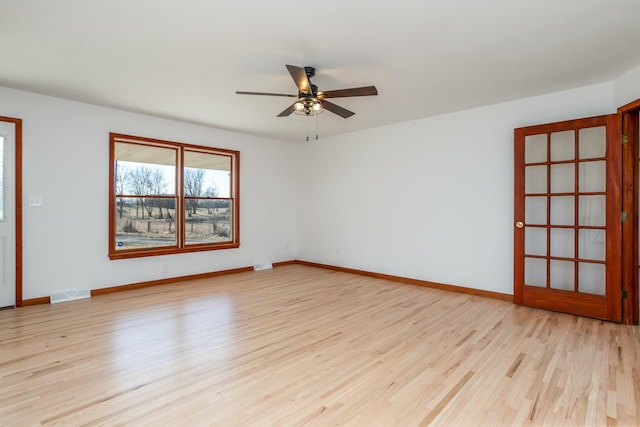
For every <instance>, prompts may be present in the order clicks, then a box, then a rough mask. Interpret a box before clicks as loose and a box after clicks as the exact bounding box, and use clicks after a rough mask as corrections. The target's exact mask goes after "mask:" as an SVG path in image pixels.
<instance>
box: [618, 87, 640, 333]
mask: <svg viewBox="0 0 640 427" xmlns="http://www.w3.org/2000/svg"><path fill="white" fill-rule="evenodd" d="M639 114H640V99H637V100H635V101H633V102H630V103H628V104H626V105H623V106H622V107H620V108H618V117H619V120H620V122H621V123H622V135H623V140H622V211H623V212H625V213H626V214H627V219H626V221H624V222H623V223H622V291H623V293H626V294H627V297H626V298H625V299H623V300H622V323H626V324H630V325H638V324H639V320H640V319H639V316H638V311H639V310H640V309H639V307H638V294H639V293H640V292H639V291H640V290H639V289H638V220H639V219H640V216H639V215H640V213H639V211H638V209H639V208H638V204H639V199H640V195H639V192H640V184H639V183H638V178H639V171H638V169H639V165H638V161H639V159H640V157H639V156H640V147H638V145H640V142H639V136H640V132H639V130H638V128H639V123H638V122H639V118H638V117H639ZM625 137H626V138H625Z"/></svg>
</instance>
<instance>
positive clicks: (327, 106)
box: [292, 100, 355, 119]
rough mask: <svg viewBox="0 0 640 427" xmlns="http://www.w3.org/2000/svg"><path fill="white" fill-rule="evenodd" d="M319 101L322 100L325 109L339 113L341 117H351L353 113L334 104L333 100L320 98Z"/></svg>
mask: <svg viewBox="0 0 640 427" xmlns="http://www.w3.org/2000/svg"><path fill="white" fill-rule="evenodd" d="M321 102H322V106H323V107H324V108H325V110H329V111H331V112H332V113H335V114H337V115H339V116H340V117H342V118H343V119H346V118H348V117H351V116H353V115H354V114H355V113H354V112H353V111H349V110H347V109H346V108H342V107H341V106H339V105H336V104H334V103H333V102H329V101H327V100H322V101H321ZM292 107H293V106H292Z"/></svg>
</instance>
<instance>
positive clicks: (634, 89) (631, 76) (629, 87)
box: [614, 66, 640, 107]
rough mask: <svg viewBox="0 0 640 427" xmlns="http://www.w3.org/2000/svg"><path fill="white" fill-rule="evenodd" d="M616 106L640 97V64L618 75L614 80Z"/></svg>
mask: <svg viewBox="0 0 640 427" xmlns="http://www.w3.org/2000/svg"><path fill="white" fill-rule="evenodd" d="M614 96H615V105H616V107H621V106H623V105H625V104H628V103H629V102H633V101H635V100H637V99H640V66H638V67H636V68H634V69H633V70H631V71H628V72H627V73H625V74H623V75H622V76H620V77H618V78H617V79H616V80H615V82H614Z"/></svg>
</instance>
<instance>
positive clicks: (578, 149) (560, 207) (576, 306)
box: [514, 114, 622, 322]
mask: <svg viewBox="0 0 640 427" xmlns="http://www.w3.org/2000/svg"><path fill="white" fill-rule="evenodd" d="M621 153H622V148H621V133H620V120H619V119H618V116H617V115H615V114H612V115H608V116H599V117H591V118H585V119H577V120H570V121H566V122H559V123H550V124H544V125H537V126H529V127H524V128H518V129H516V130H515V209H514V213H515V218H514V242H515V250H514V256H515V259H514V302H516V303H517V304H522V305H526V306H530V307H538V308H544V309H548V310H553V311H561V312H564V313H570V314H577V315H581V316H587V317H594V318H599V319H605V320H610V321H614V322H620V321H621V320H622V295H621V290H622V283H621V238H622V237H621V231H622V207H621V166H622V165H621Z"/></svg>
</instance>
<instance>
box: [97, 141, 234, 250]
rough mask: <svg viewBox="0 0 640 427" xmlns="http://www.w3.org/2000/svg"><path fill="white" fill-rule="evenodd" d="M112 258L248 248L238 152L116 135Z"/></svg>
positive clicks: (111, 162)
mask: <svg viewBox="0 0 640 427" xmlns="http://www.w3.org/2000/svg"><path fill="white" fill-rule="evenodd" d="M109 143H110V150H109V153H110V154H109V165H110V173H109V190H110V191H109V193H110V199H109V224H110V225H109V257H110V258H111V259H120V258H133V257H141V256H150V255H164V254H175V253H183V252H195V251H207V250H214V249H229V248H237V247H238V246H240V239H239V234H240V233H239V218H240V215H239V205H240V200H239V197H238V194H239V176H238V171H239V163H240V153H239V152H238V151H232V150H223V149H218V148H210V147H202V146H196V145H189V144H182V143H178V142H170V141H160V140H155V139H149V138H140V137H136V136H129V135H121V134H116V133H111V134H110V138H109Z"/></svg>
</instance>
